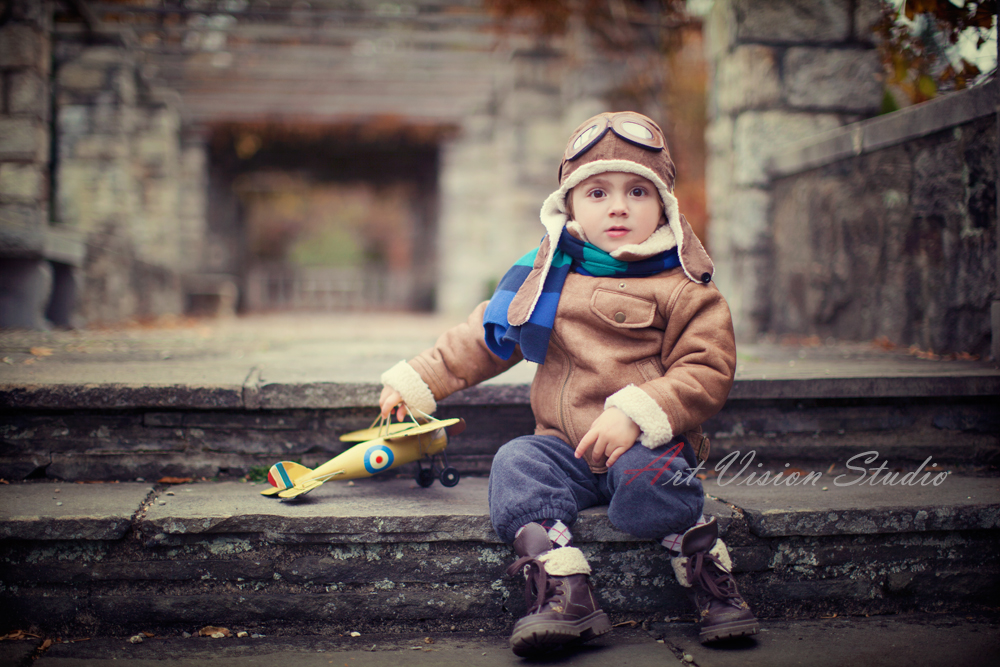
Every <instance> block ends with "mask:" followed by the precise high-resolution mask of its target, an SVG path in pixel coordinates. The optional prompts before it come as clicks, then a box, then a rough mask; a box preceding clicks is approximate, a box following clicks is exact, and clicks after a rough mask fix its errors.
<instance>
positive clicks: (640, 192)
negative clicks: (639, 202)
mask: <svg viewBox="0 0 1000 667" xmlns="http://www.w3.org/2000/svg"><path fill="white" fill-rule="evenodd" d="M645 195H646V189H645V188H632V196H633V197H644V196H645Z"/></svg>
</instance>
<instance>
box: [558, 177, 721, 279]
mask: <svg viewBox="0 0 1000 667" xmlns="http://www.w3.org/2000/svg"><path fill="white" fill-rule="evenodd" d="M609 171H617V172H622V173H626V174H635V175H636V176H642V177H643V178H645V179H648V180H649V181H651V182H652V183H653V185H655V186H656V191H657V192H658V193H659V195H660V199H661V200H662V201H663V215H664V217H666V219H667V225H666V226H667V227H669V230H670V232H671V235H672V236H673V243H670V242H669V241H666V240H662V241H660V243H663V244H665V245H664V247H663V248H662V249H661V250H657V251H656V252H649V251H648V250H646V249H645V248H644V249H643V254H642V255H641V256H636V257H634V258H633V257H632V255H633V253H635V251H636V250H637V249H638V248H639V247H641V246H645V243H642V244H638V245H636V244H631V245H627V246H622V247H621V248H618V249H616V250H615V251H614V252H612V253H611V256H612V257H614V258H615V259H620V260H622V261H631V260H632V259H644V258H646V257H652V256H653V255H655V254H657V253H658V252H663V251H664V250H670V249H671V248H673V247H675V246H677V245H679V243H678V239H679V240H680V243H681V244H682V243H683V242H684V232H683V229H682V227H681V224H680V208H679V206H678V204H677V197H675V196H674V193H673V192H671V191H670V188H669V187H667V184H666V183H664V182H663V179H662V178H660V177H659V176H658V175H657V174H656V172H654V171H653V170H652V169H650V168H649V167H647V166H645V165H641V164H638V163H636V162H631V161H629V160H595V161H594V162H588V163H587V164H585V165H583V166H581V167H580V168H579V169H577V170H576V171H574V172H573V173H572V174H570V175H569V176H567V177H566V179H565V180H564V181H563V182H562V184H560V186H559V189H558V190H556V191H555V192H553V193H552V194H550V195H549V196H548V197H547V198H546V199H545V202H544V203H543V204H542V210H541V212H540V213H539V217H540V218H541V221H542V226H543V227H545V231H546V232H548V234H549V238H550V239H558V238H559V235H560V234H561V233H562V229H563V227H565V226H566V223H567V222H568V221H569V211H568V210H567V208H566V193H567V192H569V191H570V189H571V188H574V187H576V186H577V185H579V184H580V183H582V182H583V181H585V180H586V179H588V178H590V177H591V176H596V175H597V174H604V173H607V172H609ZM661 229H662V227H661ZM657 233H661V232H660V230H659V229H658V230H657V231H656V232H654V234H653V236H656V234H657ZM661 235H662V236H663V237H667V235H666V234H663V233H661ZM653 236H650V238H649V239H647V241H648V240H650V239H652V238H653ZM646 252H649V254H645V253H646ZM688 277H689V278H690V277H691V276H688ZM692 280H694V279H693V278H692ZM697 282H701V281H700V280H699V281H697Z"/></svg>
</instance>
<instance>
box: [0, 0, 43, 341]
mask: <svg viewBox="0 0 1000 667" xmlns="http://www.w3.org/2000/svg"><path fill="white" fill-rule="evenodd" d="M8 11H9V12H10V13H9V20H8V21H7V22H6V23H5V24H4V25H3V26H0V327H19V328H44V327H45V326H46V322H45V317H44V312H45V307H46V304H47V302H48V298H49V293H50V288H51V283H52V278H51V273H52V272H51V267H49V265H48V262H47V261H46V259H45V244H46V235H47V228H48V222H49V208H48V195H49V130H48V123H49V115H50V107H51V105H50V101H49V100H50V97H49V62H50V56H51V46H50V40H49V35H50V31H51V23H52V17H51V8H50V6H49V4H48V3H47V2H39V1H38V0H12V1H11V2H10V3H8Z"/></svg>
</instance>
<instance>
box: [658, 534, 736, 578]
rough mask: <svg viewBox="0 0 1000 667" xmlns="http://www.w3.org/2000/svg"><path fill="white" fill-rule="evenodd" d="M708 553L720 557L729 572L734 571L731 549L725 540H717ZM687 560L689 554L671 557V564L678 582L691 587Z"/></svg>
mask: <svg viewBox="0 0 1000 667" xmlns="http://www.w3.org/2000/svg"><path fill="white" fill-rule="evenodd" d="M708 553H710V554H712V555H713V556H715V557H716V558H718V559H719V562H720V563H722V566H723V567H724V568H726V571H727V572H732V571H733V561H732V559H731V558H730V557H729V549H727V548H726V544H725V542H723V541H722V540H716V541H715V546H713V547H712V548H711V549H710V550H709V552H708ZM687 562H688V557H687V556H677V557H676V558H671V559H670V564H671V565H672V566H673V568H674V574H675V575H676V576H677V583H679V584H680V585H681V586H683V587H684V588H691V582H690V581H688V578H687V568H686V567H685V566H686V565H687Z"/></svg>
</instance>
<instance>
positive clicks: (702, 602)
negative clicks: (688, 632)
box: [671, 517, 760, 644]
mask: <svg viewBox="0 0 1000 667" xmlns="http://www.w3.org/2000/svg"><path fill="white" fill-rule="evenodd" d="M671 562H672V564H673V566H674V572H675V573H676V574H677V580H678V581H679V582H680V583H681V585H682V586H685V587H687V588H688V589H690V593H691V598H692V599H693V600H694V603H695V605H696V606H697V607H698V613H699V615H700V616H701V628H700V630H699V632H698V639H699V640H700V641H701V642H702V643H703V644H704V643H707V642H713V641H716V640H719V639H729V638H731V637H743V636H746V635H755V634H757V633H758V632H760V626H759V625H758V624H757V619H756V618H755V617H754V615H753V612H752V611H750V605H748V604H747V603H746V601H745V600H744V599H743V598H742V597H740V592H739V591H738V590H737V589H736V580H735V579H733V575H732V574H731V570H732V567H733V566H732V561H731V560H730V559H729V550H728V549H726V545H725V544H724V543H723V542H722V540H720V539H719V526H718V524H717V523H716V522H715V517H712V518H711V520H709V522H708V523H705V524H702V525H700V526H695V527H694V528H691V529H690V530H688V531H687V532H686V533H684V536H683V537H682V538H681V555H680V557H678V558H674V559H672V561H671Z"/></svg>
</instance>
